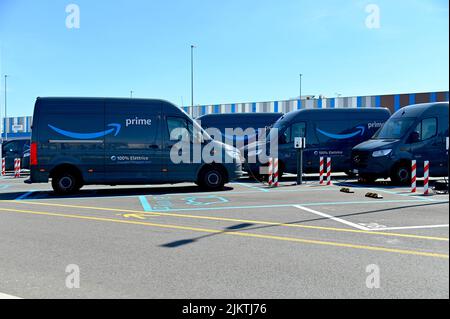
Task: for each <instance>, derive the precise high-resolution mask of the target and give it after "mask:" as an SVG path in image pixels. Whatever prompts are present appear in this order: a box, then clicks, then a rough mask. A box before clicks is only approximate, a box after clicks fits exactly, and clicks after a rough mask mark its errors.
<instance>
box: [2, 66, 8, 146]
mask: <svg viewBox="0 0 450 319" xmlns="http://www.w3.org/2000/svg"><path fill="white" fill-rule="evenodd" d="M7 78H8V75H6V74H5V122H4V125H3V130H4V131H5V141H7V140H8V132H7V131H6V118H7V117H8V104H7V93H6V89H7V86H6V81H7Z"/></svg>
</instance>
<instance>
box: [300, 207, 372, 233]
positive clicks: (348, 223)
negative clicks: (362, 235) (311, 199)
mask: <svg viewBox="0 0 450 319" xmlns="http://www.w3.org/2000/svg"><path fill="white" fill-rule="evenodd" d="M294 207H296V208H298V209H301V210H304V211H306V212H309V213H312V214H315V215H318V216H322V217H325V218H328V219H331V220H334V221H336V222H338V223H341V224H344V225H347V226H351V227H353V228H356V229H359V230H369V228H367V227H364V226H361V225H358V224H355V223H352V222H349V221H347V220H344V219H342V218H338V217H334V216H332V215H328V214H325V213H322V212H319V211H317V210H313V209H311V208H307V207H303V206H300V205H298V206H294Z"/></svg>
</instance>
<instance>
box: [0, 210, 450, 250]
mask: <svg viewBox="0 0 450 319" xmlns="http://www.w3.org/2000/svg"><path fill="white" fill-rule="evenodd" d="M3 202H10V203H18V204H29V205H41V206H50V207H51V206H54V207H66V208H77V209H91V210H98V211H111V212H123V213H135V214H136V213H138V214H141V215H148V216H168V217H179V218H191V219H204V220H214V221H227V222H239V223H251V224H259V225H269V226H280V227H293V228H303V229H316V230H327V231H335V232H346V233H357V234H367V235H378V236H387V237H403V238H414V239H423V240H435V241H447V242H448V241H449V239H448V238H446V237H433V236H422V235H413V234H401V233H387V232H377V231H366V230H356V229H348V228H336V227H323V226H311V225H298V224H286V223H277V222H270V221H261V220H249V219H236V218H226V217H213V216H202V215H187V214H175V213H170V214H169V213H162V212H155V213H150V212H145V213H144V212H142V211H139V210H130V209H118V208H105V207H92V206H79V205H68V204H54V203H40V202H29V201H3Z"/></svg>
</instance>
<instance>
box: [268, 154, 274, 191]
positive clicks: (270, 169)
mask: <svg viewBox="0 0 450 319" xmlns="http://www.w3.org/2000/svg"><path fill="white" fill-rule="evenodd" d="M268 182H269V187H272V184H273V158H272V157H271V158H269V181H268Z"/></svg>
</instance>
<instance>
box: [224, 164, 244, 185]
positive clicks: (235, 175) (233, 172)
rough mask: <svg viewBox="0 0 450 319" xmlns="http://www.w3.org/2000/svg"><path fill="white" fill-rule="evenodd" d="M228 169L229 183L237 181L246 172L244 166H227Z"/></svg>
mask: <svg viewBox="0 0 450 319" xmlns="http://www.w3.org/2000/svg"><path fill="white" fill-rule="evenodd" d="M226 168H227V172H228V181H229V182H232V181H234V180H237V179H239V178H241V177H242V176H243V175H244V172H243V171H242V164H232V165H229V166H227V165H226Z"/></svg>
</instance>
